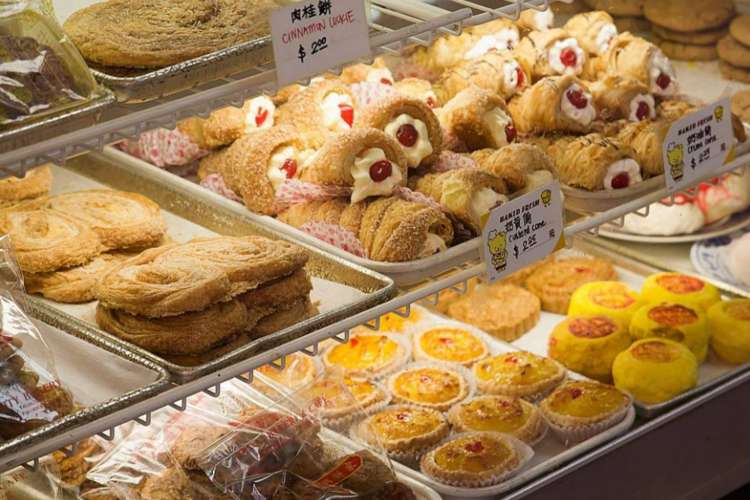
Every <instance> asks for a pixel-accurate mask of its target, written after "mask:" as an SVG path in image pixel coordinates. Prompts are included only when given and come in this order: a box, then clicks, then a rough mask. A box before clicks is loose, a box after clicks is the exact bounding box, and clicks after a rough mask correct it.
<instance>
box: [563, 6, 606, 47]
mask: <svg viewBox="0 0 750 500" xmlns="http://www.w3.org/2000/svg"><path fill="white" fill-rule="evenodd" d="M564 29H565V31H567V32H568V33H570V34H571V35H572V36H574V37H575V38H576V40H578V44H579V45H580V46H581V47H582V48H583V49H584V50H585V51H586V52H588V53H589V54H594V55H597V56H600V55H602V54H604V53H605V52H607V50H608V49H609V46H610V45H611V44H612V41H613V40H614V39H615V37H616V36H617V34H618V32H617V26H615V22H614V19H612V16H610V15H609V14H607V13H606V12H604V11H603V10H597V11H593V12H584V13H583V14H577V15H575V16H573V17H572V18H570V20H569V21H568V22H567V23H565V27H564Z"/></svg>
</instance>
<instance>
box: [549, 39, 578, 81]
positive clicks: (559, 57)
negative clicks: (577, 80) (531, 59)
mask: <svg viewBox="0 0 750 500" xmlns="http://www.w3.org/2000/svg"><path fill="white" fill-rule="evenodd" d="M547 57H548V59H549V65H550V67H551V68H552V70H553V71H554V72H555V73H557V74H560V75H562V74H564V73H573V74H576V75H577V74H579V73H580V72H581V71H583V62H584V61H585V60H586V55H585V54H584V52H583V49H581V47H579V45H578V41H577V40H576V39H575V38H566V39H564V40H559V41H557V42H554V43H553V44H552V46H551V47H550V48H549V50H548V52H547Z"/></svg>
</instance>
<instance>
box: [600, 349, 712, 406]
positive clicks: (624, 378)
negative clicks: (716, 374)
mask: <svg viewBox="0 0 750 500" xmlns="http://www.w3.org/2000/svg"><path fill="white" fill-rule="evenodd" d="M612 376H613V377H614V379H615V387H617V388H618V389H620V390H621V391H625V392H629V393H630V394H632V395H633V397H634V398H635V399H637V400H638V401H640V402H641V403H646V404H655V403H662V402H664V401H668V400H670V399H672V398H674V397H675V396H677V395H679V394H681V393H683V392H685V391H687V390H689V389H692V388H693V387H695V385H696V384H697V383H698V362H697V361H696V360H695V356H693V353H692V352H690V349H688V348H687V347H685V346H684V345H682V344H680V343H678V342H674V341H672V340H668V339H656V338H654V339H645V340H639V341H638V342H635V343H634V344H633V345H631V346H630V348H628V349H627V350H626V351H623V352H621V353H620V354H618V355H617V358H615V362H614V364H613V365H612Z"/></svg>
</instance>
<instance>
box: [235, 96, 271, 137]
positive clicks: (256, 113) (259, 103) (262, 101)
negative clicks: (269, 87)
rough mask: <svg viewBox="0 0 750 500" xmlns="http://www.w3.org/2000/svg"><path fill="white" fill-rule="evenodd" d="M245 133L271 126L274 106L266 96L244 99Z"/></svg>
mask: <svg viewBox="0 0 750 500" xmlns="http://www.w3.org/2000/svg"><path fill="white" fill-rule="evenodd" d="M242 109H243V110H244V111H245V133H250V132H253V131H255V130H263V129H269V128H271V127H273V123H274V116H275V114H276V106H275V105H274V103H273V101H272V100H271V99H270V98H269V97H267V96H264V95H262V96H258V97H254V98H253V99H249V100H247V101H245V104H244V105H243V106H242Z"/></svg>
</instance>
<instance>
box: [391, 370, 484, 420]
mask: <svg viewBox="0 0 750 500" xmlns="http://www.w3.org/2000/svg"><path fill="white" fill-rule="evenodd" d="M417 368H436V369H439V370H451V371H455V372H458V374H459V375H461V377H462V378H463V379H464V381H465V382H466V394H465V395H464V397H462V398H461V399H460V400H458V401H453V402H450V403H437V404H431V403H419V402H417V401H410V400H408V399H405V398H402V397H399V396H398V395H396V394H395V393H394V392H393V388H392V386H393V380H395V378H396V377H397V376H398V375H399V374H400V373H403V372H405V371H407V370H413V369H417ZM387 387H388V390H389V391H390V392H391V394H392V395H393V402H394V403H398V404H406V405H414V406H422V407H424V408H431V409H433V410H438V411H440V412H446V411H448V409H449V408H450V407H451V406H453V405H454V404H457V403H460V402H462V401H466V400H467V399H469V398H471V397H472V396H473V395H474V393H475V392H476V384H475V382H474V375H473V374H472V373H471V372H470V371H469V370H467V369H466V368H464V367H463V366H461V365H458V364H450V363H444V362H435V361H415V362H413V363H409V364H408V365H406V366H404V367H403V368H402V369H401V370H398V372H394V373H392V374H391V375H390V377H388V383H387Z"/></svg>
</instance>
